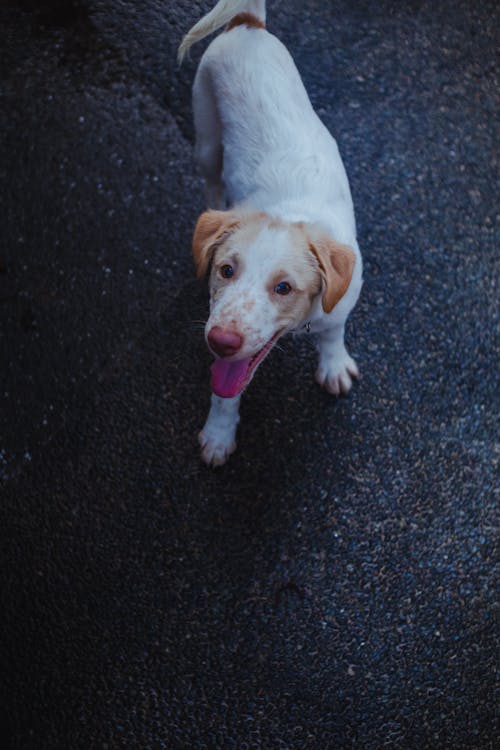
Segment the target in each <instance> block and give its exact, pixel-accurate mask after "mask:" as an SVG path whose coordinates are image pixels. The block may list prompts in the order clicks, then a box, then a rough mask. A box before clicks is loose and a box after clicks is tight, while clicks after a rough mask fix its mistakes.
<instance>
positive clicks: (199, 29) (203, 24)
mask: <svg viewBox="0 0 500 750" xmlns="http://www.w3.org/2000/svg"><path fill="white" fill-rule="evenodd" d="M243 12H247V13H251V14H252V15H254V16H256V17H257V18H258V19H259V20H260V21H262V23H265V20H266V0H219V2H218V3H217V5H216V6H215V8H212V10H211V11H210V12H209V13H207V15H206V16H203V18H200V20H199V21H198V23H195V25H194V26H193V28H192V29H191V30H190V31H188V33H187V34H186V36H185V37H184V39H183V40H182V42H181V43H180V46H179V51H178V53H177V60H178V61H179V64H180V63H181V62H182V61H183V59H184V57H185V56H186V54H187V53H188V51H189V49H190V47H192V46H193V44H196V42H199V41H200V40H201V39H204V38H205V37H206V36H208V35H209V34H211V33H212V32H214V31H217V29H220V28H221V26H224V24H226V23H228V22H229V21H230V20H231V19H232V18H233V17H234V16H236V15H237V14H238V13H243Z"/></svg>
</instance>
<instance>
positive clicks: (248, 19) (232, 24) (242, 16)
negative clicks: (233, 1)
mask: <svg viewBox="0 0 500 750" xmlns="http://www.w3.org/2000/svg"><path fill="white" fill-rule="evenodd" d="M236 26H246V27H247V28H250V29H265V28H266V24H265V23H264V21H261V20H260V18H257V16H254V14H253V13H246V12H245V13H238V14H237V15H236V16H234V17H233V18H231V20H230V21H229V23H228V25H227V26H226V31H231V29H234V28H236Z"/></svg>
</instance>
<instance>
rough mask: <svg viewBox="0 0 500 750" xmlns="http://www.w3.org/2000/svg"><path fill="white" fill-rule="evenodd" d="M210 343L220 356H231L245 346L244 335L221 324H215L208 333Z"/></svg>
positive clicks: (211, 347)
mask: <svg viewBox="0 0 500 750" xmlns="http://www.w3.org/2000/svg"><path fill="white" fill-rule="evenodd" d="M207 340H208V345H209V347H210V349H212V351H213V352H215V354H218V355H219V357H231V356H232V355H233V354H237V353H238V352H239V350H240V349H241V347H242V346H243V336H242V335H241V334H240V333H238V331H231V330H229V329H227V328H222V327H221V326H214V327H213V328H211V329H210V331H209V332H208V335H207Z"/></svg>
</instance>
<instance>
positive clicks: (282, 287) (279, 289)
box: [274, 281, 292, 295]
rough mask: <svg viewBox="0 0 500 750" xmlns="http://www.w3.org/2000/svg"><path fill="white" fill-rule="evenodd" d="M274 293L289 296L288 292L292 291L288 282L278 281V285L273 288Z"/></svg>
mask: <svg viewBox="0 0 500 750" xmlns="http://www.w3.org/2000/svg"><path fill="white" fill-rule="evenodd" d="M274 291H275V292H276V294H282V295H285V294H290V292H291V291H292V287H291V286H290V284H289V283H288V281H280V283H279V284H276V286H275V287H274Z"/></svg>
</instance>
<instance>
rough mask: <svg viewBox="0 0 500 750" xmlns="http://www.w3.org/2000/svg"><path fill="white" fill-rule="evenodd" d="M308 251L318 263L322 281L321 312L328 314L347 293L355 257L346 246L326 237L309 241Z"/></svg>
mask: <svg viewBox="0 0 500 750" xmlns="http://www.w3.org/2000/svg"><path fill="white" fill-rule="evenodd" d="M309 249H310V250H311V252H312V253H313V255H315V256H316V259H317V261H318V263H319V270H320V273H321V277H322V279H323V298H322V305H323V310H324V311H325V312H326V313H329V312H331V311H332V310H333V308H334V307H335V305H336V304H337V302H339V301H340V300H341V299H342V297H343V296H344V294H345V293H346V291H347V287H348V286H349V284H350V282H351V278H352V272H353V270H354V263H355V262H356V256H355V255H354V251H353V250H352V248H350V247H349V246H348V245H341V244H340V242H336V241H335V240H332V239H331V238H330V237H327V236H324V237H318V238H315V239H314V240H309Z"/></svg>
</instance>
